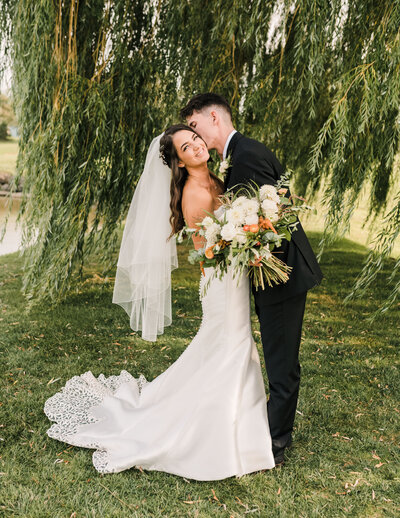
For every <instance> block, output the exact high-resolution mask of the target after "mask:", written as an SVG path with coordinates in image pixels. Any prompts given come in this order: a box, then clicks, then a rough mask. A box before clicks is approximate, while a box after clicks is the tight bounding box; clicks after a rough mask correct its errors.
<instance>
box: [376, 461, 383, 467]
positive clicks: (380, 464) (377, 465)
mask: <svg viewBox="0 0 400 518" xmlns="http://www.w3.org/2000/svg"><path fill="white" fill-rule="evenodd" d="M383 464H384V463H383V462H380V463H379V464H375V468H380V467H381V466H383Z"/></svg>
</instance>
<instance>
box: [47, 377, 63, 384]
mask: <svg viewBox="0 0 400 518" xmlns="http://www.w3.org/2000/svg"><path fill="white" fill-rule="evenodd" d="M60 379H61V378H56V379H54V378H51V380H50V381H48V382H47V385H51V384H52V383H55V382H56V381H58V380H60Z"/></svg>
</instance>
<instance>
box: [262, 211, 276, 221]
mask: <svg viewBox="0 0 400 518" xmlns="http://www.w3.org/2000/svg"><path fill="white" fill-rule="evenodd" d="M263 213H264V216H265V217H266V218H268V219H269V220H270V221H271V223H276V222H277V221H278V219H279V218H278V211H277V210H273V209H267V210H263Z"/></svg>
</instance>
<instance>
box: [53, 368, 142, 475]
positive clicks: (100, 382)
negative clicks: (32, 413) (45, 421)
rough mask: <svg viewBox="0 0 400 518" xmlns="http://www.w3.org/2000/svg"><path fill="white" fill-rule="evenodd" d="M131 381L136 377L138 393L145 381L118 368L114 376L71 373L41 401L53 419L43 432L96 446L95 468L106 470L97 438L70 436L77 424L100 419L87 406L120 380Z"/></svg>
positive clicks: (100, 399)
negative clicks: (50, 395) (56, 390)
mask: <svg viewBox="0 0 400 518" xmlns="http://www.w3.org/2000/svg"><path fill="white" fill-rule="evenodd" d="M131 381H136V383H137V387H138V391H139V395H140V394H141V391H142V389H143V387H144V386H145V385H146V384H147V383H148V381H147V380H146V378H145V377H144V376H143V375H142V374H141V375H140V376H139V378H137V379H136V378H134V377H133V376H132V375H131V374H130V373H129V372H128V371H126V370H122V371H121V373H120V374H119V375H117V376H108V377H105V376H104V374H100V375H99V376H98V377H97V378H96V377H95V376H94V375H93V373H92V372H91V371H87V372H85V373H84V374H81V375H80V376H74V377H73V378H71V379H70V380H68V381H67V382H66V384H65V386H64V387H63V388H62V390H61V392H58V393H57V394H54V396H52V397H50V398H49V399H48V400H47V401H46V402H45V405H44V413H45V414H46V415H47V417H48V418H49V419H50V421H55V423H56V424H53V425H52V426H51V427H50V428H49V429H48V430H47V435H48V436H49V437H51V438H52V439H57V440H58V441H62V442H67V443H69V444H74V445H75V446H84V447H86V448H98V449H99V450H98V451H95V452H94V453H93V464H94V466H95V468H96V469H97V471H99V472H101V473H107V472H108V470H107V465H108V459H107V457H108V455H107V452H106V451H105V450H103V449H101V448H102V445H101V444H99V443H98V442H92V441H83V440H82V439H79V440H76V439H74V436H75V435H76V434H77V432H78V429H79V427H80V426H82V425H86V424H90V423H96V422H99V421H101V420H102V419H100V418H97V417H95V416H94V415H93V414H92V413H91V411H90V410H91V408H93V407H96V406H97V405H100V404H101V403H102V402H103V400H104V398H105V397H106V396H113V395H114V394H115V392H116V391H117V390H118V389H119V388H120V387H121V386H122V385H123V384H124V383H127V382H131Z"/></svg>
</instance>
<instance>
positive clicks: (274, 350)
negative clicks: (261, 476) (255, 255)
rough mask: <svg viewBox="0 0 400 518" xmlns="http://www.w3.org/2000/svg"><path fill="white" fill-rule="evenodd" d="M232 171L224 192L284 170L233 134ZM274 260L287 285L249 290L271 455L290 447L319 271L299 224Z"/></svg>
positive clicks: (262, 149) (271, 179) (273, 178)
mask: <svg viewBox="0 0 400 518" xmlns="http://www.w3.org/2000/svg"><path fill="white" fill-rule="evenodd" d="M227 156H231V167H230V168H229V169H228V171H227V175H226V178H225V189H232V188H235V186H238V184H243V183H249V182H251V181H253V182H256V183H257V185H259V186H261V185H264V184H269V185H275V184H276V182H277V180H278V179H279V178H280V176H281V175H282V173H283V167H282V165H281V164H280V162H279V161H278V159H277V158H276V156H275V155H274V153H272V151H270V150H269V149H268V148H267V147H266V146H265V145H264V144H262V143H261V142H258V141H256V140H253V139H250V138H247V137H245V136H243V135H242V134H241V133H239V132H237V133H235V134H234V135H233V137H232V139H231V141H230V142H229V145H228V151H227ZM274 254H276V256H277V257H279V259H281V260H282V261H284V262H285V263H287V264H288V265H289V266H291V267H292V268H293V270H292V272H291V273H290V277H289V280H288V282H287V283H285V284H280V285H278V286H274V287H272V288H270V287H266V288H265V289H264V290H262V289H259V290H256V289H254V288H253V295H254V301H255V308H256V312H257V315H258V318H259V321H260V330H261V339H262V344H263V351H264V358H265V365H266V369H267V374H268V381H269V390H270V397H269V400H268V419H269V426H270V429H271V437H272V447H273V450H274V454H275V455H279V454H280V452H282V451H283V449H284V448H285V447H286V446H288V445H289V444H290V443H291V434H292V430H293V423H294V418H295V414H296V406H297V398H298V392H299V384H300V364H299V346H300V339H301V327H302V323H303V315H304V307H305V302H306V296H307V291H308V290H309V289H310V288H312V287H313V286H316V285H317V284H319V283H320V282H321V280H322V272H321V270H320V267H319V265H318V262H317V259H316V257H315V255H314V252H313V250H312V248H311V246H310V243H309V242H308V239H307V236H306V234H305V232H304V230H303V228H302V226H301V224H300V222H299V223H298V225H297V230H296V231H295V232H293V234H292V239H291V241H286V240H284V241H283V243H282V246H281V247H280V248H276V249H275V250H274Z"/></svg>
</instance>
